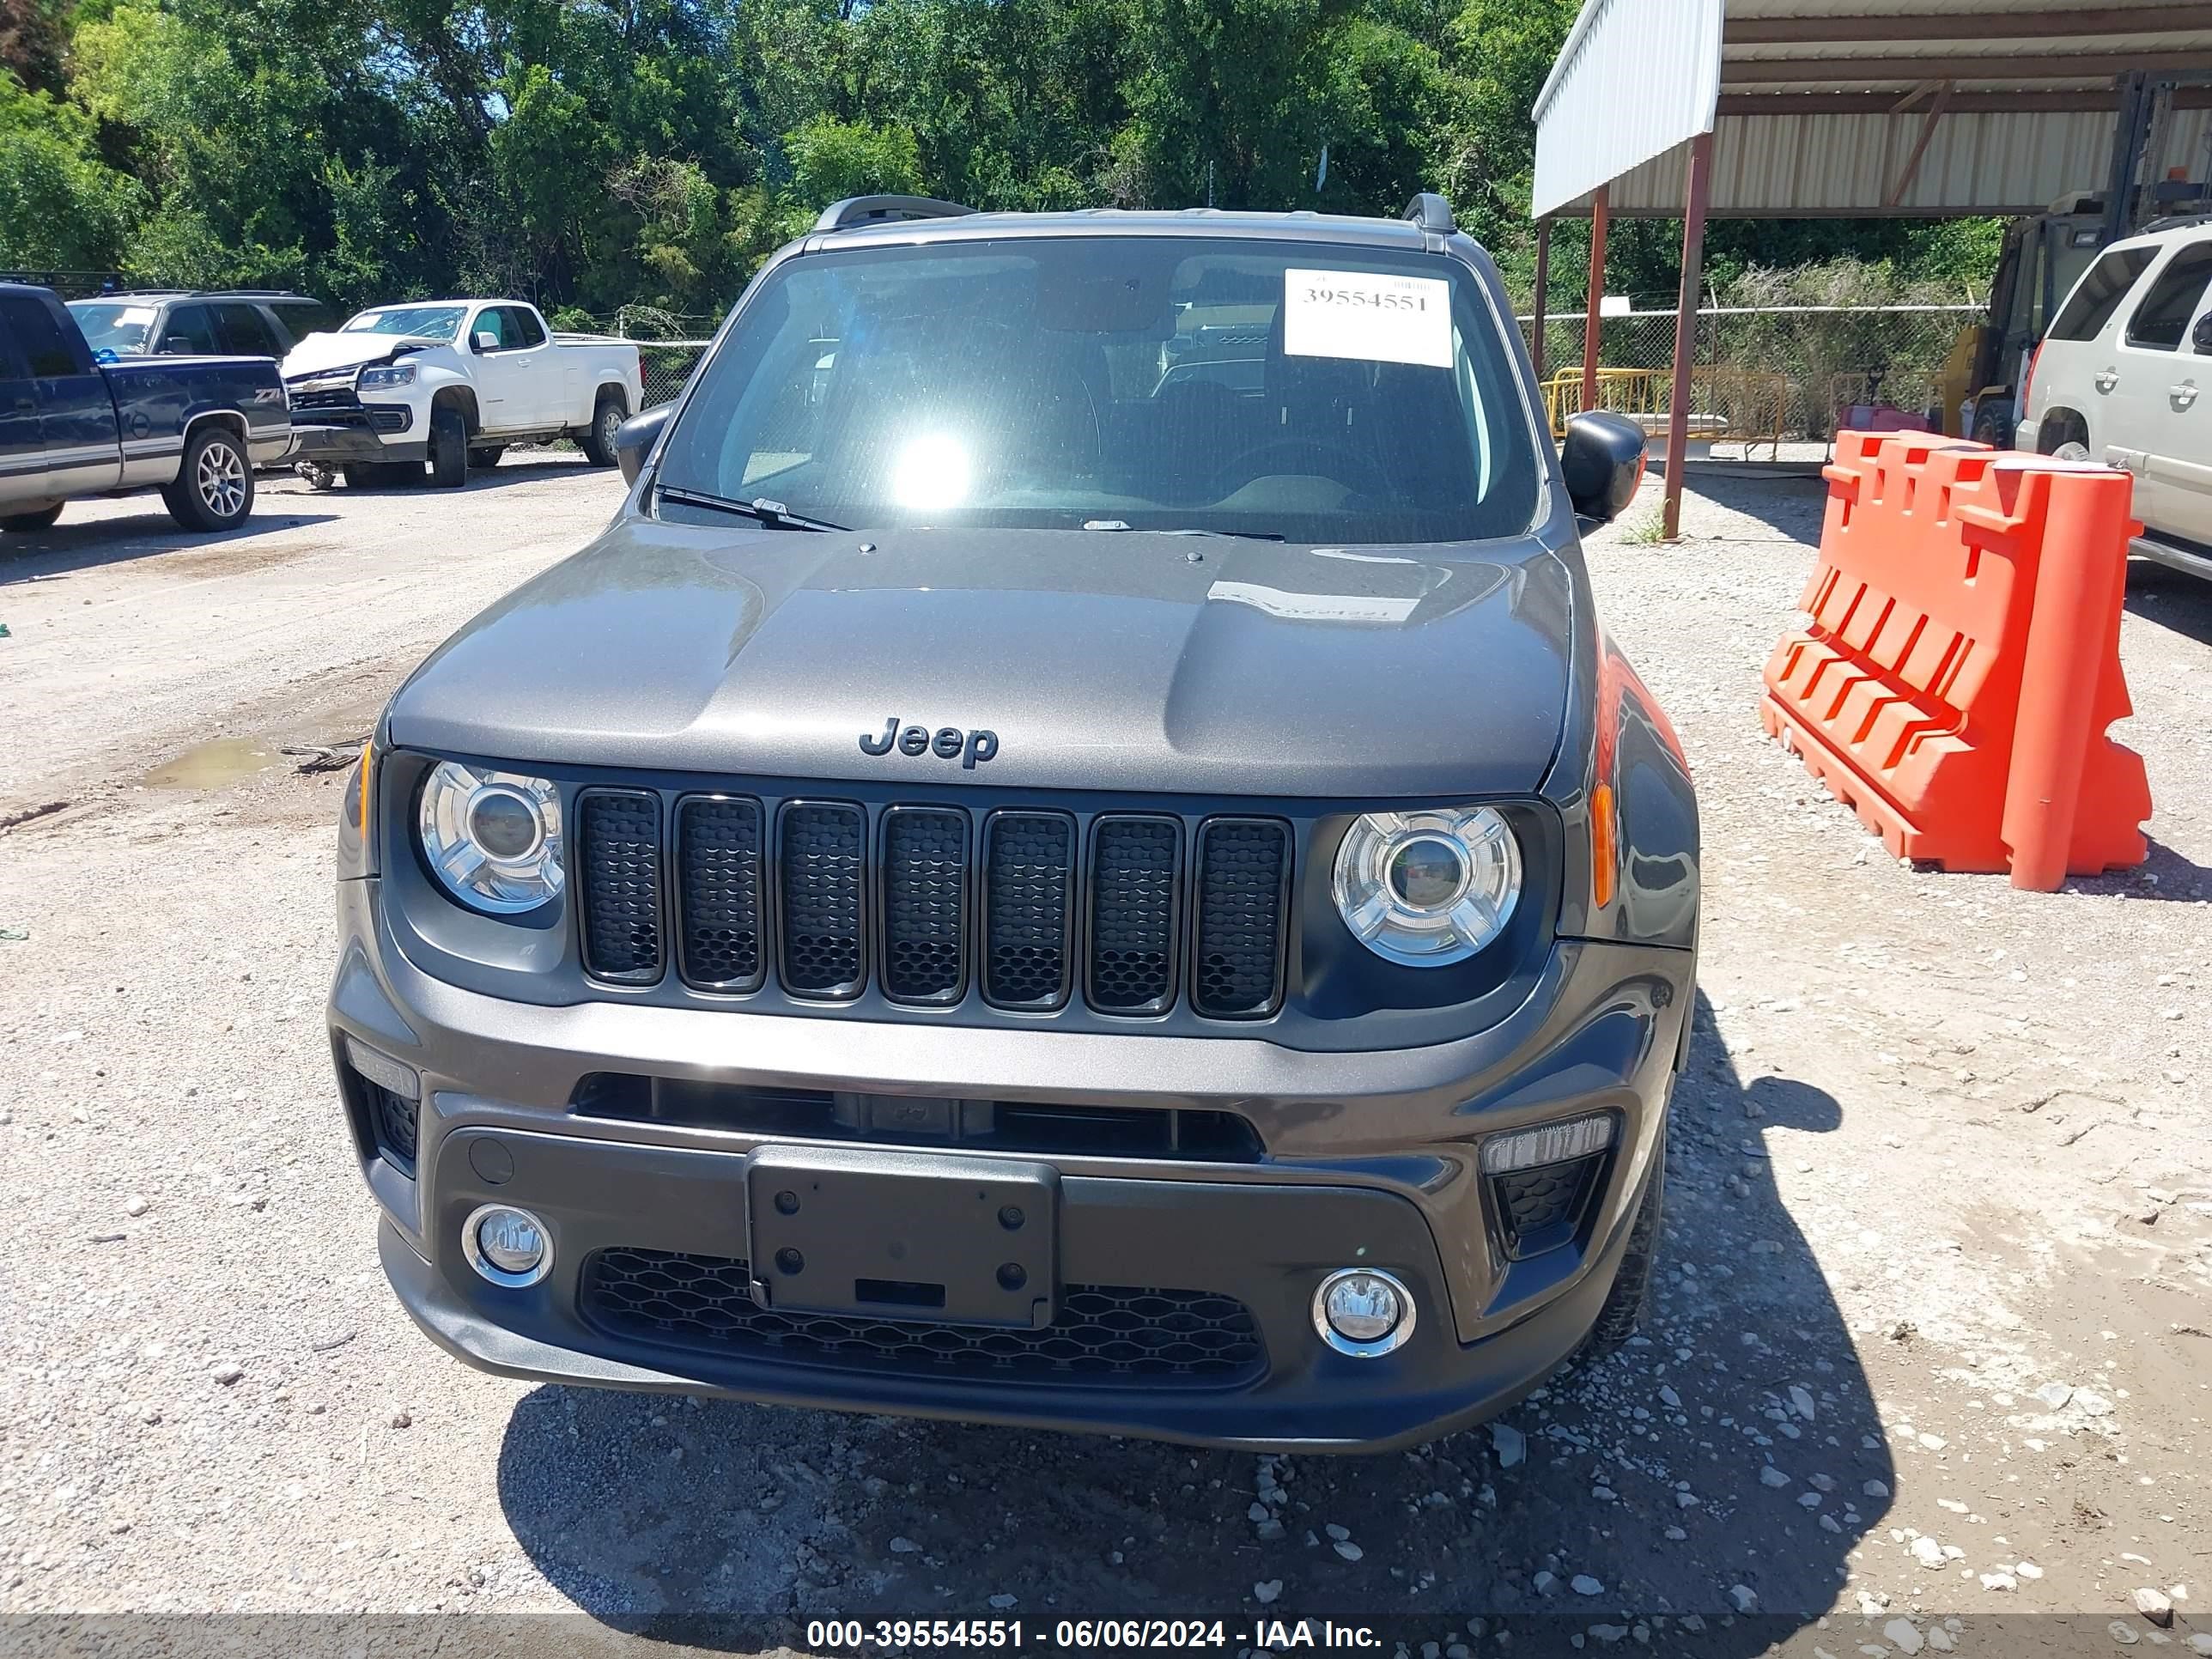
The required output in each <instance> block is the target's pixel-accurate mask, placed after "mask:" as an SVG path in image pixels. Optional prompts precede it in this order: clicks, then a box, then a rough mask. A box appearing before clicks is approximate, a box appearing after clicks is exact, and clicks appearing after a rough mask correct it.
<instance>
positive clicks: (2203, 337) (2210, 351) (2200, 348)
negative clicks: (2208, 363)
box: [2189, 311, 2212, 357]
mask: <svg viewBox="0 0 2212 1659" xmlns="http://www.w3.org/2000/svg"><path fill="white" fill-rule="evenodd" d="M2189 343H2190V345H2191V347H2192V348H2193V349H2195V350H2196V351H2197V353H2198V355H2199V356H2206V357H2212V311H2208V312H2206V313H2204V314H2203V316H2202V317H2199V318H2198V319H2197V326H2196V327H2194V328H2192V329H2191V330H2190V331H2189Z"/></svg>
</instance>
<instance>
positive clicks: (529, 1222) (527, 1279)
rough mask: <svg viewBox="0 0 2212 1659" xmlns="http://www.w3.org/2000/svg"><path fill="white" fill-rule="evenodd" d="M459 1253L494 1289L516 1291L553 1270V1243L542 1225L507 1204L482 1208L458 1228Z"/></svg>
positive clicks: (527, 1212) (534, 1217)
mask: <svg viewBox="0 0 2212 1659" xmlns="http://www.w3.org/2000/svg"><path fill="white" fill-rule="evenodd" d="M461 1253H462V1254H463V1255H465V1256H467V1257H468V1259H469V1266H471V1267H474V1268H475V1269H476V1270H477V1272H478V1273H482V1274H483V1276H484V1277H485V1278H486V1279H489V1280H491V1282H492V1283H493V1284H495V1285H505V1286H506V1287H507V1288H508V1289H509V1290H520V1288H521V1287H522V1286H524V1285H535V1284H536V1283H537V1282H538V1280H539V1279H543V1278H544V1277H545V1275H546V1274H547V1273H550V1272H551V1271H552V1270H553V1240H552V1237H551V1236H550V1234H549V1233H547V1232H546V1231H545V1225H544V1223H543V1222H541V1221H540V1220H538V1218H537V1217H536V1216H534V1215H532V1214H531V1213H530V1212H529V1211H527V1210H518V1209H516V1208H515V1207H514V1206H513V1205H511V1204H486V1205H483V1206H481V1207H479V1208H478V1209H477V1210H476V1211H475V1212H473V1213H471V1215H470V1217H469V1218H468V1220H467V1221H465V1222H464V1223H463V1224H462V1226H461Z"/></svg>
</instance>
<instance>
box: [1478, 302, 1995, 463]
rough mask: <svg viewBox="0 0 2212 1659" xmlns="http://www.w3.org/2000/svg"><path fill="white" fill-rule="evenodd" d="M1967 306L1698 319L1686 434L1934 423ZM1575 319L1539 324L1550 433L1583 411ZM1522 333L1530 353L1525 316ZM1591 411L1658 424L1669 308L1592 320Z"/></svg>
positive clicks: (1810, 434) (1969, 312)
mask: <svg viewBox="0 0 2212 1659" xmlns="http://www.w3.org/2000/svg"><path fill="white" fill-rule="evenodd" d="M1982 314H1983V313H1982V308H1981V307H1978V306H1968V305H1955V306H1952V305H1918V306H1789V307H1784V306H1717V307H1709V308H1707V309H1705V310H1702V311H1699V313H1698V316H1697V331H1696V349H1695V350H1694V352H1693V353H1692V370H1691V378H1690V386H1691V396H1692V404H1691V410H1690V423H1691V434H1690V435H1691V436H1692V438H1693V439H1711V438H1723V437H1725V438H1733V439H1741V440H1745V441H1747V442H1756V443H1760V444H1765V443H1775V444H1780V443H1783V442H1785V441H1786V442H1802V441H1815V442H1825V441H1827V440H1828V439H1829V438H1831V437H1832V436H1833V435H1835V432H1836V430H1837V428H1838V427H1845V426H1850V425H1851V424H1853V423H1854V422H1857V423H1859V424H1862V425H1864V424H1870V423H1873V422H1877V421H1882V422H1887V421H1894V420H1897V419H1898V418H1899V416H1905V417H1912V418H1915V419H1917V420H1924V421H1927V422H1929V424H1931V425H1935V426H1940V425H1941V424H1942V407H1943V400H1944V392H1943V380H1944V368H1945V365H1946V364H1947V363H1948V362H1949V361H1950V359H1951V356H1952V353H1953V351H1954V348H1955V347H1956V345H1957V343H1958V340H1959V336H1960V331H1961V330H1962V329H1964V328H1965V327H1966V326H1967V325H1969V324H1971V323H1972V322H1974V321H1975V320H1976V319H1978V318H1979V317H1980V316H1981V315H1982ZM1584 321H1585V319H1583V317H1581V316H1578V315H1577V316H1568V317H1547V318H1546V319H1545V321H1544V365H1545V367H1544V376H1545V395H1546V400H1547V404H1549V405H1550V407H1551V411H1552V417H1553V426H1554V428H1563V427H1564V423H1565V419H1566V417H1567V416H1569V415H1571V414H1573V413H1574V412H1576V410H1578V409H1579V408H1580V407H1581V405H1582V360H1583V327H1584ZM1520 322H1521V331H1522V336H1523V337H1524V338H1526V339H1527V340H1528V343H1529V344H1530V348H1531V349H1534V319H1531V318H1529V317H1525V316H1524V317H1522V319H1520ZM1598 329H1599V333H1598V362H1599V363H1600V364H1601V366H1602V369H1603V372H1602V373H1601V377H1600V385H1599V394H1598V404H1599V407H1601V408H1605V409H1615V410H1620V411H1621V412H1623V413H1625V414H1628V415H1631V416H1640V417H1643V418H1644V419H1645V420H1646V421H1647V422H1651V421H1657V420H1659V419H1661V417H1663V416H1665V415H1666V413H1667V412H1668V404H1669V403H1670V401H1671V399H1672V395H1673V391H1674V385H1673V370H1674V313H1673V312H1672V311H1660V310H1651V311H1628V312H1623V313H1615V314H1614V315H1612V316H1608V317H1603V318H1601V319H1599V322H1598Z"/></svg>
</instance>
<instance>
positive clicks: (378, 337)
mask: <svg viewBox="0 0 2212 1659" xmlns="http://www.w3.org/2000/svg"><path fill="white" fill-rule="evenodd" d="M284 386H285V390H286V391H287V392H289V395H290V397H291V400H292V422H293V429H294V430H295V432H296V433H297V434H298V435H299V437H300V443H299V447H298V449H297V451H296V452H295V459H297V460H298V462H299V464H300V469H301V471H302V472H304V473H305V474H306V475H307V478H308V480H309V482H310V483H315V484H317V485H318V486H319V487H323V488H328V487H329V485H330V484H331V483H332V482H334V481H335V478H336V477H337V475H340V474H343V477H344V478H345V481H346V483H347V485H348V486H349V488H360V487H364V486H371V485H375V484H380V483H397V482H398V481H399V480H400V479H401V478H402V477H410V476H411V477H418V478H419V477H421V476H422V465H423V463H424V462H426V461H427V462H428V463H429V467H430V476H431V477H432V478H433V479H434V480H435V482H436V483H438V484H439V485H440V486H441V487H442V488H445V489H459V487H460V486H461V485H463V484H465V483H467V482H468V477H469V469H470V468H471V467H489V466H495V465H498V462H499V458H500V456H501V453H504V452H505V450H506V448H507V446H508V445H509V444H518V443H543V442H548V441H551V440H553V439H555V438H562V437H568V438H574V439H575V440H577V441H578V442H579V443H580V444H581V446H582V447H583V450H584V453H586V455H588V456H590V457H591V459H592V463H593V465H598V466H612V465H614V464H615V449H614V438H615V428H617V427H619V426H620V425H621V424H622V423H623V422H624V421H625V420H627V419H629V416H632V415H634V414H635V413H636V412H637V410H638V409H639V407H640V405H641V402H642V401H643V397H644V386H643V382H642V381H641V378H640V375H639V371H638V360H637V348H636V346H635V345H633V344H631V343H629V341H626V340H617V339H614V338H612V337H609V336H606V335H599V334H556V333H555V332H553V331H552V330H550V329H549V328H547V327H546V326H545V319H544V317H542V316H540V315H539V314H538V307H535V306H533V305H531V304H529V303H528V302H527V301H522V300H431V301H411V302H410V303H408V304H405V305H393V306H379V307H375V308H374V310H369V311H364V312H362V313H361V314H360V315H359V316H357V317H355V318H353V319H350V320H349V321H348V322H347V323H346V324H345V325H344V326H343V327H342V328H339V329H338V330H337V331H336V332H334V333H320V334H310V335H308V336H307V337H306V338H305V339H303V340H301V342H300V343H299V344H297V345H295V347H293V348H292V350H291V353H290V355H289V356H287V357H286V358H285V359H284Z"/></svg>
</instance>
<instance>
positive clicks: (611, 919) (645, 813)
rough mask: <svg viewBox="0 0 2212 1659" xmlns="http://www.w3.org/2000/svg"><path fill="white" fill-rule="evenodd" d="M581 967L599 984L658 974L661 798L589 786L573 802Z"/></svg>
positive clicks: (640, 979) (647, 978)
mask: <svg viewBox="0 0 2212 1659" xmlns="http://www.w3.org/2000/svg"><path fill="white" fill-rule="evenodd" d="M576 820H577V822H576V835H577V862H578V864H579V865H580V867H581V868H582V871H583V872H584V880H583V889H584V905H583V913H582V914H583V939H584V967H585V969H586V971H588V972H590V973H592V974H594V975H598V976H599V978H601V979H611V980H620V981H629V982H634V983H642V982H646V981H652V980H656V979H659V977H660V797H659V796H658V795H649V794H647V793H644V792H643V791H641V790H629V789H593V790H589V791H586V793H585V794H584V795H583V796H582V797H581V798H580V799H579V800H578V802H577V811H576Z"/></svg>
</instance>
